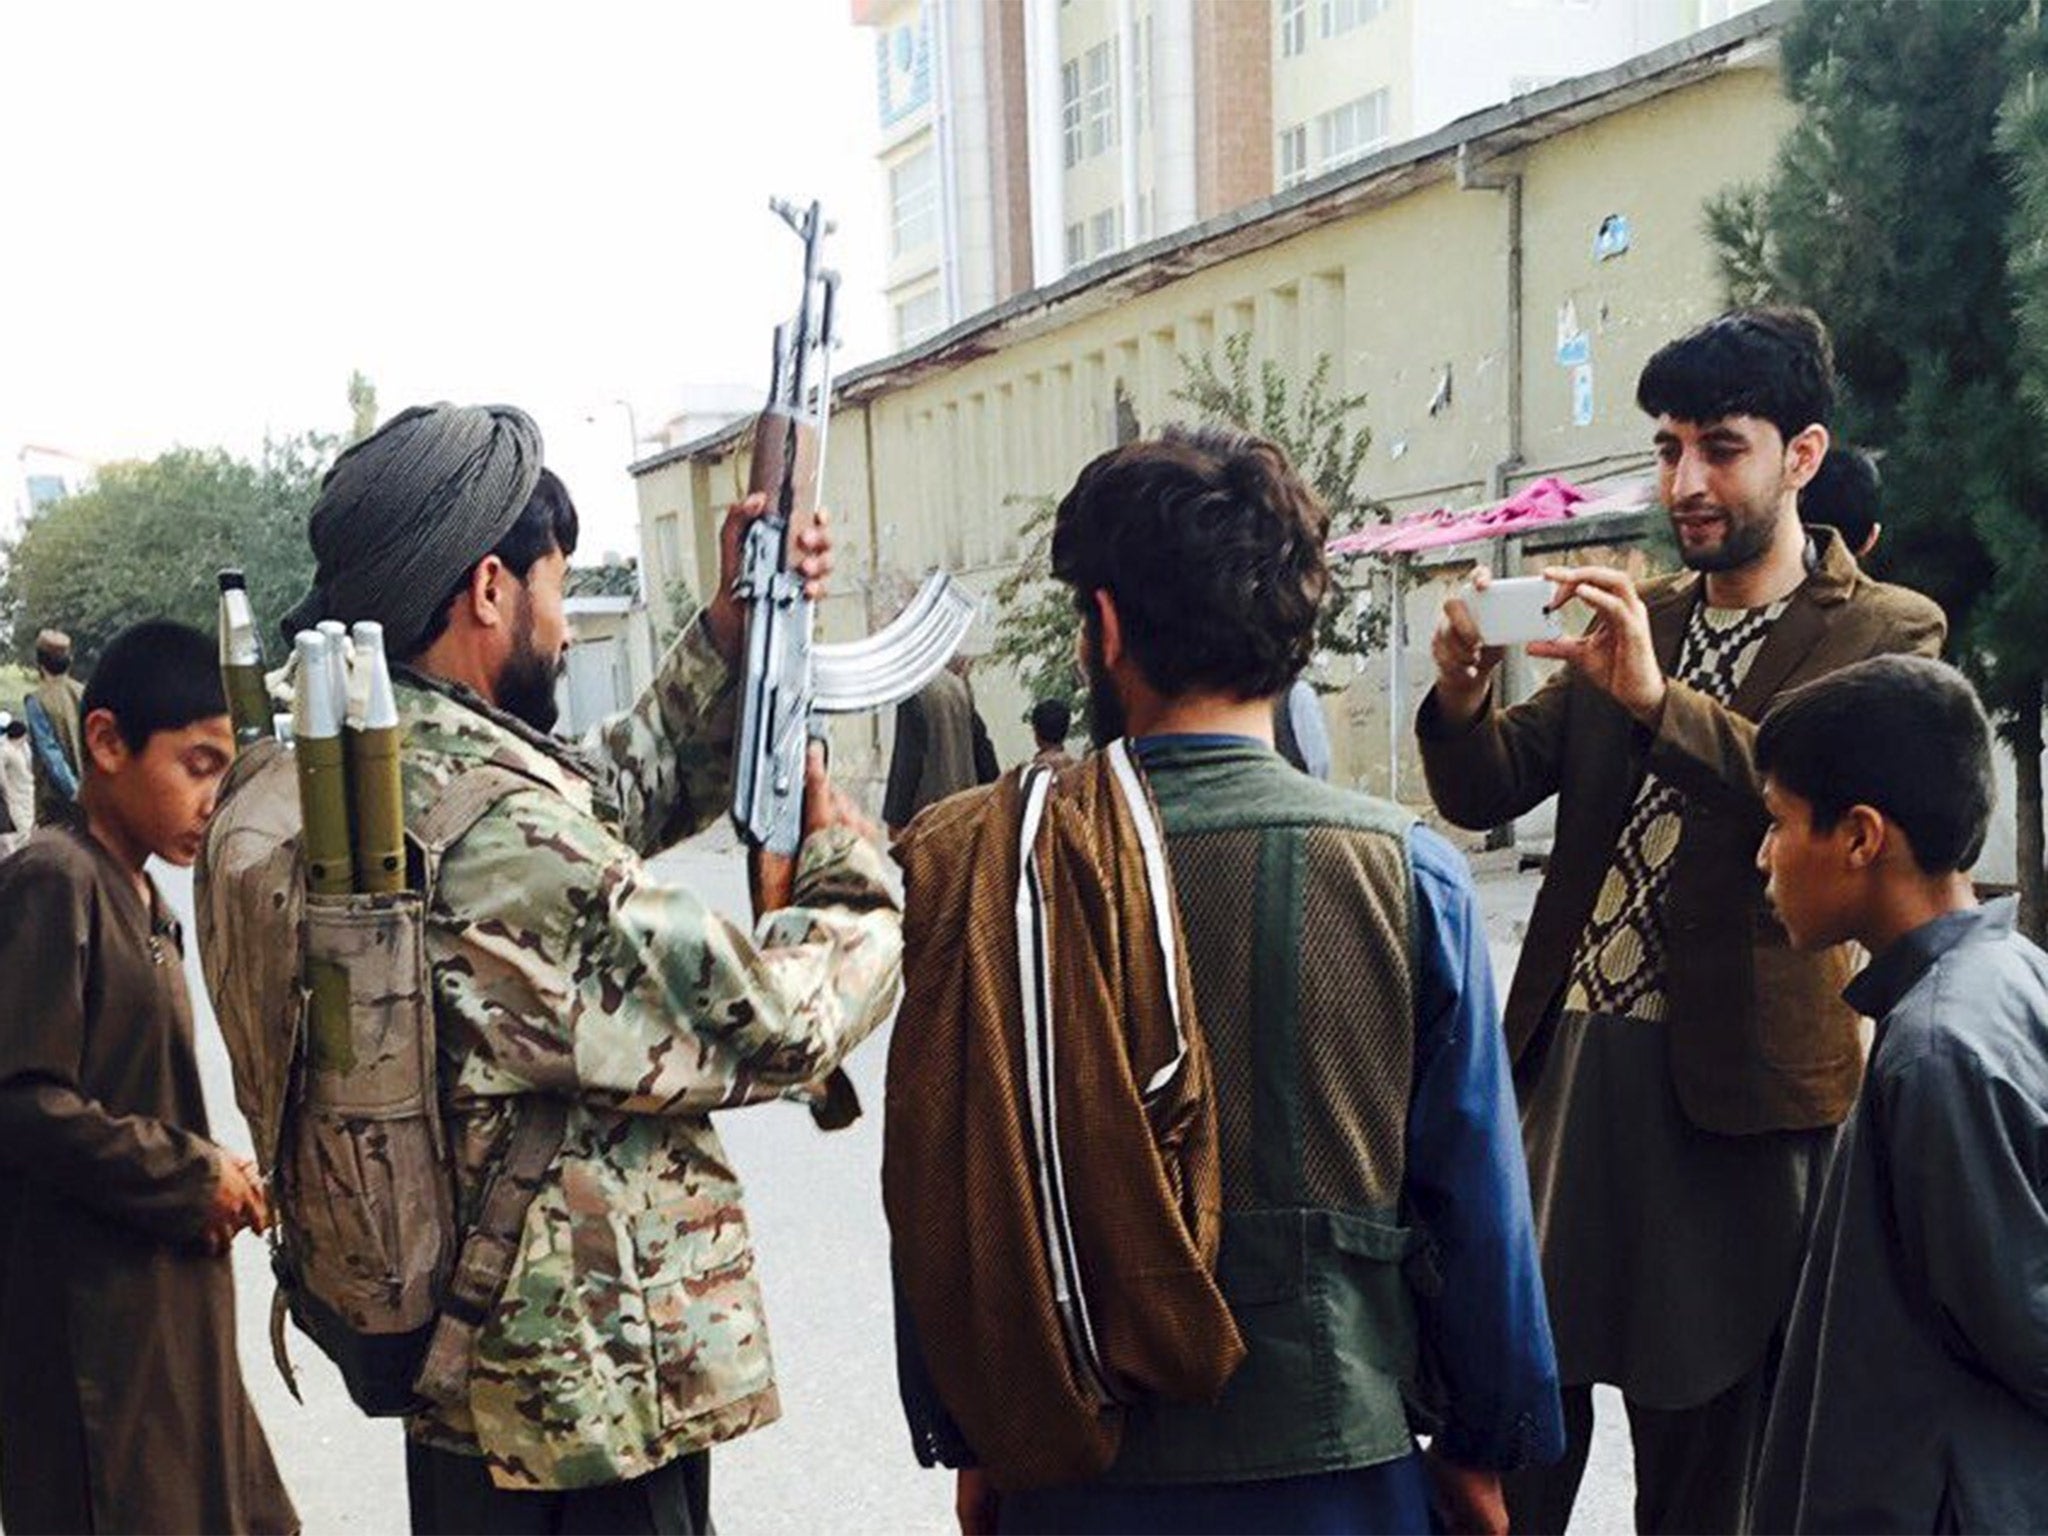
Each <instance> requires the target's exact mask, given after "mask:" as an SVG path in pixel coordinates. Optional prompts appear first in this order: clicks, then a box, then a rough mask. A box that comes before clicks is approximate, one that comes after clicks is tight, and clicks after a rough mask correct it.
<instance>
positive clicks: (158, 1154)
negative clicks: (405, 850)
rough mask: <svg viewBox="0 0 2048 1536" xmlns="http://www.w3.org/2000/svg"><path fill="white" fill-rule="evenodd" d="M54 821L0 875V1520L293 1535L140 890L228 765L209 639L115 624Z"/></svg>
mask: <svg viewBox="0 0 2048 1536" xmlns="http://www.w3.org/2000/svg"><path fill="white" fill-rule="evenodd" d="M84 705H85V709H84V719H83V741H84V756H85V780H84V785H83V790H82V799H81V809H82V812H83V815H82V817H81V819H80V820H79V821H77V822H67V823H66V824H65V825H63V826H58V827H45V828H42V829H41V830H39V831H38V832H37V833H36V835H35V837H34V838H33V840H32V841H31V842H30V843H29V845H28V846H27V847H26V848H25V849H23V850H22V851H21V852H19V853H17V854H16V855H15V856H14V857H12V858H10V859H8V860H7V861H6V863H5V864H4V865H0V912H4V913H6V914H7V917H6V923H5V925H4V927H0V1019H4V1020H5V1021H6V1028H5V1029H4V1030H0V1290H4V1295H5V1302H4V1305H0V1520H4V1521H5V1522H6V1525H7V1529H8V1530H10V1531H67V1532H68V1531H237V1532H239V1531H262V1532H272V1531H292V1530H296V1529H297V1528H298V1517H297V1515H296V1514H295V1513H294V1512H293V1510H292V1504H291V1500H290V1498H289V1497H288V1496H287V1495H286V1493H285V1490H284V1484H283V1483H282V1482H281V1481H280V1480H279V1478H278V1474H277V1467H276V1465H275V1464H274V1463H273V1462H272V1460H271V1455H270V1447H269V1445H268V1443H267V1442H266V1441H265V1439H264V1436H263V1428H262V1426H261V1425H260V1424H259V1423H258V1422H257V1420H256V1412H255V1409H254V1408H253V1407H252V1406H251V1405H250V1403H249V1399H248V1395H247V1393H246V1392H245V1391H244V1389H243V1385H242V1369H241V1364H240V1361H239V1360H238V1358H237V1356H236V1353H235V1288H234V1274H233V1272H232V1270H230V1268H229V1267H228V1258H227V1252H228V1245H229V1243H230V1241H231V1240H232V1239H233V1238H234V1236H235V1234H236V1233H238V1232H240V1231H242V1230H244V1229H245V1228H248V1229H255V1230H259V1231H260V1230H261V1229H262V1228H263V1227H264V1226H265V1225H266V1224H267V1222H268V1206H267V1202H266V1199H265V1196H264V1192H263V1187H262V1185H261V1183H260V1182H259V1181H258V1180H257V1177H256V1173H255V1168H254V1165H253V1164H251V1163H249V1162H248V1161H246V1160H245V1159H243V1158H240V1157H237V1156H235V1155H234V1154H232V1153H230V1152H227V1151H225V1150H223V1149H222V1148H221V1147H219V1146H216V1145H215V1144H214V1142H213V1141H212V1139H211V1136H210V1133H209V1131H208V1127H207V1119H206V1106H205V1104H204V1102H203V1101H202V1098H201V1095H200V1088H199V1064H198V1060H197V1058H196V1057H195V1056H194V1054H193V1045H192V1005H191V999H190V997H189V996H188V995H187V993H186V990H185V971H184V963H183V958H184V944H185V941H184V936H183V933H182V932H181V930H180V928H179V925H178V921H177V919H176V918H175V917H174V916H172V914H171V909H170V906H169V904H168V903H167V902H166V901H165V899H164V895H163V892H162V891H160V890H158V889H157V887H156V885H155V883H154V882H153V881H152V880H151V879H150V878H149V876H148V875H147V874H145V873H144V872H143V863H144V861H145V860H146V859H148V858H150V857H152V856H154V857H156V858H159V859H162V860H163V861H164V862H165V863H167V864H172V865H177V866H180V867H183V866H186V865H189V864H191V862H192V860H193V859H194V857H195V856H196V855H197V854H198V851H199V841H200V837H201V835H202V834H203V832H204V831H205V828H206V823H207V821H208V819H209V818H210V817H211V816H212V814H213V806H214V796H215V794H216V792H217V791H218V789H219V787H220V781H221V778H222V776H223V775H224V774H225V773H226V772H227V769H228V765H229V764H230V763H232V762H233V761H234V756H235V738H234V732H233V730H232V729H231V728H230V726H229V724H228V710H227V701H226V699H225V698H224V697H223V695H222V692H221V681H220V672H219V670H218V666H217V663H216V659H215V654H214V645H213V642H212V641H211V640H209V639H208V638H207V637H205V636H204V635H201V634H199V633H198V632H197V631H195V630H191V629H187V628H185V627H184V626H183V625H179V624H170V623H165V622H162V621H156V622H151V623H146V624H138V625H136V626H135V627H134V628H133V629H130V630H128V631H126V632H125V633H124V634H122V635H120V636H117V637H116V638H115V640H114V642H113V643H112V644H111V645H109V646H108V647H107V651H106V655H105V656H104V658H103V659H102V660H101V662H100V664H99V667H98V669H97V670H96V671H95V673H94V675H93V680H92V687H91V688H90V689H89V690H87V692H86V694H85V698H84Z"/></svg>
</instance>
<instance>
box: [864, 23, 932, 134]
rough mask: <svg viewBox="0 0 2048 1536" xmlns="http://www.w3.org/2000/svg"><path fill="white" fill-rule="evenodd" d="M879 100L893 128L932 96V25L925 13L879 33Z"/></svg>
mask: <svg viewBox="0 0 2048 1536" xmlns="http://www.w3.org/2000/svg"><path fill="white" fill-rule="evenodd" d="M875 91H876V104H877V107H878V109H879V111H878V116H879V117H880V118H881V122H882V126H883V127H884V128H893V127H894V126H895V125H896V124H898V123H900V122H902V121H903V120H904V119H905V118H906V117H908V116H910V115H911V113H913V112H915V111H917V109H918V108H920V107H923V106H926V105H928V104H929V103H930V101H931V99H932V38H931V28H930V26H929V24H928V22H927V20H926V18H925V17H924V16H923V15H919V17H918V19H917V20H916V21H914V22H912V21H906V22H904V23H903V24H902V25H900V26H895V27H891V28H889V29H888V30H887V31H886V32H880V33H877V34H876V36H875Z"/></svg>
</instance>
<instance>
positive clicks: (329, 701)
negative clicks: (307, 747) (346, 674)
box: [292, 629, 343, 741]
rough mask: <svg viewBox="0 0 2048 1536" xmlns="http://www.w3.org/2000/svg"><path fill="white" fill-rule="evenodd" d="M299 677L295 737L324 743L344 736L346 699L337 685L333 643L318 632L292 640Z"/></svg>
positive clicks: (294, 704)
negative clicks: (343, 698)
mask: <svg viewBox="0 0 2048 1536" xmlns="http://www.w3.org/2000/svg"><path fill="white" fill-rule="evenodd" d="M292 650H293V653H294V654H295V655H296V657H297V658H298V674H299V675H298V678H297V680H296V682H295V685H294V687H293V689H292V737H293V739H294V740H297V741H320V740H325V739H327V738H331V737H335V736H339V735H340V734H341V721H342V710H343V700H342V698H341V697H340V696H339V695H338V694H337V692H336V689H335V686H334V669H333V666H332V664H331V658H332V656H333V650H334V647H333V642H332V641H330V640H329V639H328V637H327V636H325V635H323V634H321V633H319V632H318V631H317V630H311V629H302V630H300V631H299V632H298V634H296V635H294V636H293V637H292Z"/></svg>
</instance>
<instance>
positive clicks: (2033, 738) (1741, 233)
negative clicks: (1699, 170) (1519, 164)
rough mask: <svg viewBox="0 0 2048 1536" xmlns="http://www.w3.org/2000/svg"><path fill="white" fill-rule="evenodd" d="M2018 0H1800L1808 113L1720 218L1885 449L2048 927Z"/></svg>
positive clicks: (2036, 236) (2035, 316)
mask: <svg viewBox="0 0 2048 1536" xmlns="http://www.w3.org/2000/svg"><path fill="white" fill-rule="evenodd" d="M2039 54H2040V22H2039V17H2038V14H2037V13H2036V8H2035V7H2033V6H2031V5H2030V4H2029V3H2028V0H1981V3H1976V4H1970V5H1946V4H1927V3H1921V0H1808V4H1807V5H1806V6H1805V7H1804V8H1802V9H1801V10H1800V11H1799V12H1798V13H1797V14H1796V15H1795V17H1794V18H1793V20H1792V21H1791V22H1790V23H1789V24H1788V26H1787V28H1786V32H1785V34H1784V39H1783V60H1784V72H1785V84H1786V89H1787V91H1788V93H1789V95H1790V96H1791V99H1792V100H1793V102H1794V103H1795V104H1796V105H1797V107H1798V109H1799V116H1798V119H1797V121H1796V123H1795V124H1794V126H1793V128H1792V130H1791V132H1790V133H1789V134H1788V135H1787V137H1786V140H1785V142H1784V144H1783V145H1782V146H1781V148H1780V151H1779V155H1778V160H1777V164H1776V166H1775V167H1774V170H1773V174H1772V176H1771V178H1770V180H1769V182H1768V183H1767V184H1766V185H1764V186H1762V187H1758V188H1748V189H1743V190H1741V191H1738V192H1737V193H1735V194H1732V195H1730V196H1726V197H1724V198H1722V199H1721V200H1720V201H1719V202H1717V203H1716V204H1715V205H1714V206H1713V207H1712V208H1711V209H1710V212H1709V221H1708V227H1709V232H1710V233H1711V235H1712V236H1713V238H1714V240H1715V242H1716V245H1717V248H1718V251H1719V254H1720V258H1721V265H1722V271H1723V275H1724V277H1725V279H1726V280H1727V283H1728V287H1729V291H1730V296H1731V297H1732V298H1737V299H1740V300H1745V301H1755V300H1758V299H1765V298H1771V299H1780V300H1789V301H1792V302H1797V303H1802V304H1808V305H1811V306H1812V307H1813V308H1814V309H1815V310H1817V311H1818V312H1819V313H1820V315H1821V317H1822V318H1823V319H1824V320H1825V321H1826V322H1827V324H1828V328H1829V330H1830V332H1831V333H1832V334H1833V337H1834V342H1835V359H1836V367H1837V371H1838V374H1839V377H1840V380H1841V385H1842V390H1841V396H1842V398H1841V404H1840V409H1839V412H1838V415H1837V420H1836V432H1837V436H1838V438H1840V439H1842V440H1845V441H1848V442H1853V443H1858V444H1862V445H1865V446H1868V447H1871V448H1874V449H1877V450H1880V451H1881V452H1882V453H1883V455H1884V472H1885V485H1886V519H1885V524H1886V532H1885V538H1884V542H1883V543H1882V544H1881V545H1880V546H1879V549H1878V551H1877V556H1876V560H1875V564H1876V566H1877V569H1878V571H1879V573H1880V574H1883V575H1888V576H1891V577H1893V578H1895V579H1897V580H1901V581H1904V582H1906V583H1908V584H1909V585H1912V586H1914V587H1917V588H1919V589H1920V590H1922V591H1924V592H1926V593H1927V594H1928V595H1929V596H1931V597H1933V598H1934V599H1935V600H1936V601H1938V602H1939V603H1940V604H1941V605H1942V607H1943V608H1944V609H1945V610H1946V611H1947V613H1948V615H1949V622H1950V626H1951V628H1950V646H1951V650H1952V653H1953V654H1954V656H1955V657H1956V659H1957V660H1958V661H1959V662H1960V664H1961V665H1963V666H1964V667H1965V668H1967V669H1968V670H1969V671H1970V673H1971V675H1972V676H1973V678H1974V679H1975V681H1976V682H1977V684H1978V687H1979V688H1980V689H1981V690H1982V692H1983V694H1984V698H1985V702H1986V703H1987V704H1988V705H1989V706H1990V707H1991V709H1992V711H1993V713H1994V716H1995V717H1996V719H1997V720H1998V722H1999V726H2000V730H2001V733H2002V734H2003V735H2004V736H2005V738H2006V740H2007V741H2008V742H2009V743H2010V744H2011V746H2012V748H2013V751H2014V755H2015V757H2016V759H2017V762H2018V764H2019V771H2020V785H2019V788H2020V793H2019V797H2018V798H2019V801H2020V804H2019V807H2018V823H2017V829H2018V844H2019V848H2018V853H2019V877H2020V893H2021V901H2022V921H2023V922H2024V923H2025V925H2026V926H2027V928H2028V930H2029V931H2030V932H2032V933H2033V934H2035V935H2036V936H2037V937H2038V936H2039V935H2040V934H2041V933H2042V931H2043V916H2044V895H2048V890H2044V884H2048V880H2044V869H2043V843H2042V825H2041V784H2040V761H2041V747H2042V739H2041V717H2042V707H2043V678H2044V676H2048V626H2044V625H2043V624H2042V622H2041V611H2042V610H2041V599H2040V594H2041V592H2042V591H2044V590H2048V448H2044V435H2043V427H2044V422H2048V416H2044V413H2048V296H2044V291H2043V283H2042V281H2041V279H2042V278H2043V277H2044V276H2048V257H2044V255H2043V249H2044V244H2043V243H2044V241H2048V123H2044V121H2043V112H2044V111H2048V108H2044V107H2042V106H2040V105H2038V104H2037V103H2036V101H2035V96H2034V91H2033V88H2032V86H2031V85H2030V83H2029V82H2030V76H2031V74H2032V72H2033V71H2035V70H2036V69H2037V68H2038V60H2039Z"/></svg>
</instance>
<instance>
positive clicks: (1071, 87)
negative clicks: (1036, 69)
mask: <svg viewBox="0 0 2048 1536" xmlns="http://www.w3.org/2000/svg"><path fill="white" fill-rule="evenodd" d="M1060 162H1061V163H1062V164H1063V165H1065V166H1066V167H1067V168H1068V169H1069V170H1071V169H1072V168H1073V167H1075V166H1077V165H1079V164H1080V163H1081V63H1080V60H1078V59H1069V60H1068V61H1067V62H1066V63H1064V64H1062V65H1061V66H1060Z"/></svg>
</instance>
